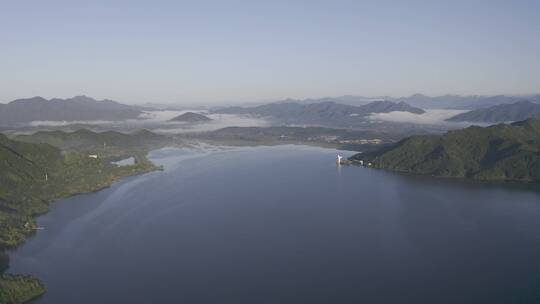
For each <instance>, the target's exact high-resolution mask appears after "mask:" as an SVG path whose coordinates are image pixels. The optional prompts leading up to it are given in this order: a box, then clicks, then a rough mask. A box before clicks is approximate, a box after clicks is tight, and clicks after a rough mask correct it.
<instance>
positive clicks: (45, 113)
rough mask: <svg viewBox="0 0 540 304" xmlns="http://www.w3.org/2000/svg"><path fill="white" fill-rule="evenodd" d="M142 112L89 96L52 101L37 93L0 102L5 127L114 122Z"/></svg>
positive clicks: (0, 112)
mask: <svg viewBox="0 0 540 304" xmlns="http://www.w3.org/2000/svg"><path fill="white" fill-rule="evenodd" d="M140 114H142V111H141V109H140V108H139V107H136V106H130V105H125V104H121V103H118V102H116V101H112V100H95V99H93V98H91V97H87V96H75V97H72V98H68V99H60V98H53V99H50V100H47V99H45V98H43V97H39V96H36V97H32V98H26V99H17V100H14V101H12V102H10V103H7V104H0V124H1V125H5V126H8V125H16V124H27V123H30V122H32V121H92V120H94V121H95V120H111V121H115V120H125V119H136V118H138V117H139V115H140Z"/></svg>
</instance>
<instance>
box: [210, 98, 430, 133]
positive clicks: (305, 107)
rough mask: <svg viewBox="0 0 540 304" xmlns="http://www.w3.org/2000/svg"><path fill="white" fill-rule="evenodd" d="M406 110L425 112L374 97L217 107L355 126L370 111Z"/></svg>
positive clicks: (287, 121) (298, 120)
mask: <svg viewBox="0 0 540 304" xmlns="http://www.w3.org/2000/svg"><path fill="white" fill-rule="evenodd" d="M394 111H404V112H410V113H415V114H422V113H424V110H422V109H420V108H416V107H413V106H410V105H409V104H407V103H405V102H399V103H395V102H391V101H384V100H383V101H373V102H370V103H368V104H365V105H361V106H353V105H346V104H339V103H335V102H332V101H324V102H319V103H311V104H301V103H296V102H283V103H270V104H265V105H260V106H256V107H228V108H222V109H217V110H214V112H215V113H221V114H250V115H256V116H261V117H270V118H272V119H274V120H277V121H279V122H281V123H285V124H311V125H323V126H341V127H344V126H354V125H356V124H359V123H365V121H366V118H367V116H369V115H370V114H371V113H389V112H394Z"/></svg>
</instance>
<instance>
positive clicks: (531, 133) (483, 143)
mask: <svg viewBox="0 0 540 304" xmlns="http://www.w3.org/2000/svg"><path fill="white" fill-rule="evenodd" d="M351 160H352V161H353V162H360V161H362V162H363V165H368V166H371V167H374V168H381V169H387V170H392V171H397V172H404V173H415V174H425V175H432V176H442V177H460V178H473V179H480V180H500V181H506V180H511V181H540V121H538V120H536V119H533V118H531V119H528V120H525V121H520V122H515V123H512V124H498V125H494V126H490V127H486V128H482V127H478V126H473V127H469V128H466V129H462V130H456V131H450V132H448V133H446V134H444V135H424V136H412V137H408V138H406V139H404V140H402V141H400V142H399V143H397V144H396V145H395V146H391V147H386V148H383V149H380V150H378V151H375V152H369V153H361V154H356V155H354V156H353V157H351Z"/></svg>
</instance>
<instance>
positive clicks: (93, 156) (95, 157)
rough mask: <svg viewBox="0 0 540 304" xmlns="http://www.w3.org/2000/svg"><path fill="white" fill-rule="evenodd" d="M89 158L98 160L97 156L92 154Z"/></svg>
mask: <svg viewBox="0 0 540 304" xmlns="http://www.w3.org/2000/svg"><path fill="white" fill-rule="evenodd" d="M88 158H94V159H97V154H90V155H88Z"/></svg>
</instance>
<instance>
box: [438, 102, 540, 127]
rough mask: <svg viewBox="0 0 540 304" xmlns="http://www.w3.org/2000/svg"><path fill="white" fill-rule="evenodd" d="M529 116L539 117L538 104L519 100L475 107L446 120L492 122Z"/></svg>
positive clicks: (539, 106)
mask: <svg viewBox="0 0 540 304" xmlns="http://www.w3.org/2000/svg"><path fill="white" fill-rule="evenodd" d="M531 117H533V118H538V119H540V104H537V103H532V102H530V101H519V102H516V103H512V104H501V105H496V106H492V107H489V108H485V109H476V110H473V111H470V112H465V113H462V114H458V115H456V116H454V117H451V118H449V119H447V120H448V121H467V122H486V123H492V122H505V121H519V120H525V119H527V118H531Z"/></svg>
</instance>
